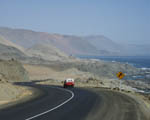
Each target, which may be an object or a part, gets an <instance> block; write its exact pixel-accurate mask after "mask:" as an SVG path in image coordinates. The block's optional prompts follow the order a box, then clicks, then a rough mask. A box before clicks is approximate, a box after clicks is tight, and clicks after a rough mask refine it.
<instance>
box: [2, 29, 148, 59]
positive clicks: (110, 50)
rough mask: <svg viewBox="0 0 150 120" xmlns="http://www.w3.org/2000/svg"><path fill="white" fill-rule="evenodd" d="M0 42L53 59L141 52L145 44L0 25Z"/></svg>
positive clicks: (130, 54) (138, 53) (138, 54)
mask: <svg viewBox="0 0 150 120" xmlns="http://www.w3.org/2000/svg"><path fill="white" fill-rule="evenodd" d="M0 44H3V45H5V46H11V47H14V48H16V49H17V50H19V51H20V52H22V53H24V54H25V55H27V56H30V57H41V58H43V59H48V60H49V59H51V60H57V59H58V58H59V59H68V57H69V56H68V55H71V56H72V55H73V56H76V55H99V56H145V55H148V56H149V55H150V53H149V51H150V48H149V46H148V45H136V44H135V45H124V44H119V43H115V42H114V41H112V40H111V39H109V38H107V37H105V36H102V35H96V36H94V35H93V36H74V35H61V34H49V33H46V32H35V31H32V30H25V29H12V28H7V27H0Z"/></svg>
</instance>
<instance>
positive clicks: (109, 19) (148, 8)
mask: <svg viewBox="0 0 150 120" xmlns="http://www.w3.org/2000/svg"><path fill="white" fill-rule="evenodd" d="M0 26H6V27H13V28H25V29H32V30H36V31H45V32H49V33H61V34H71V35H105V36H107V37H109V38H111V39H112V40H114V41H117V42H124V43H136V44H144V43H149V44H150V0H0Z"/></svg>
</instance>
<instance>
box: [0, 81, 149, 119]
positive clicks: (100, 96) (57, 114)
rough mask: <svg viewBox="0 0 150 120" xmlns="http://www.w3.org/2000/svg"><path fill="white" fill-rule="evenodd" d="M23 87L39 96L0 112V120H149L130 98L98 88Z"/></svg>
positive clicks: (29, 84)
mask: <svg viewBox="0 0 150 120" xmlns="http://www.w3.org/2000/svg"><path fill="white" fill-rule="evenodd" d="M26 85H28V86H34V87H37V88H39V89H41V90H42V91H43V92H42V94H41V96H40V97H39V98H37V99H33V100H31V101H28V102H25V103H21V104H19V105H16V106H13V107H10V108H7V109H3V110H0V120H149V119H147V118H146V117H145V116H144V114H143V113H142V112H141V110H140V108H139V106H138V104H137V103H136V102H135V101H134V100H133V99H132V98H130V97H128V96H126V95H123V94H120V93H116V92H112V91H108V90H104V89H98V88H87V89H81V88H73V89H72V88H70V89H67V90H64V89H63V88H61V87H58V88H57V86H55V87H54V86H48V85H34V84H33V83H32V84H31V83H28V84H26ZM68 90H69V91H68Z"/></svg>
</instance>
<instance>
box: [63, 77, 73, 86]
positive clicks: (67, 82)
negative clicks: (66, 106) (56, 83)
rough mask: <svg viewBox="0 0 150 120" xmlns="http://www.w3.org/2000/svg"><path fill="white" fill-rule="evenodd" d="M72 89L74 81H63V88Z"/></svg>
mask: <svg viewBox="0 0 150 120" xmlns="http://www.w3.org/2000/svg"><path fill="white" fill-rule="evenodd" d="M67 87H74V79H72V78H68V79H66V80H65V81H64V88H67Z"/></svg>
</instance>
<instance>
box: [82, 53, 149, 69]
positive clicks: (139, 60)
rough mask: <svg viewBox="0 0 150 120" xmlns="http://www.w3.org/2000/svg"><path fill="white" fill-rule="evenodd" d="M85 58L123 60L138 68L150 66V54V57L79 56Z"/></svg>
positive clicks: (122, 61) (111, 60)
mask: <svg viewBox="0 0 150 120" xmlns="http://www.w3.org/2000/svg"><path fill="white" fill-rule="evenodd" d="M79 57H80V58H83V59H100V60H104V61H110V62H121V63H128V64H131V65H133V66H135V67H137V68H150V56H149V57H146V56H144V57H137V56H132V57H131V56H129V57H128V56H126V57H118V56H111V57H107V56H79Z"/></svg>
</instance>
